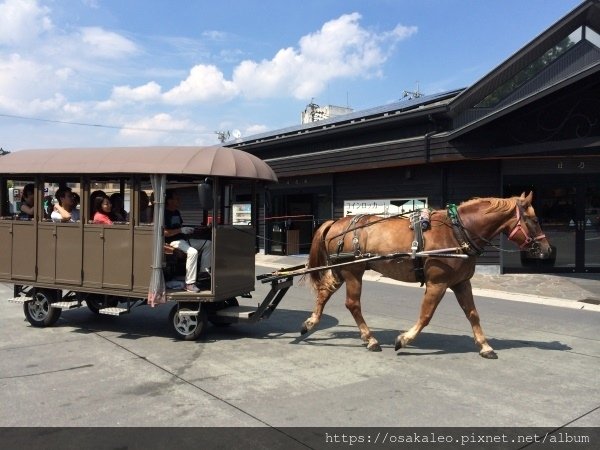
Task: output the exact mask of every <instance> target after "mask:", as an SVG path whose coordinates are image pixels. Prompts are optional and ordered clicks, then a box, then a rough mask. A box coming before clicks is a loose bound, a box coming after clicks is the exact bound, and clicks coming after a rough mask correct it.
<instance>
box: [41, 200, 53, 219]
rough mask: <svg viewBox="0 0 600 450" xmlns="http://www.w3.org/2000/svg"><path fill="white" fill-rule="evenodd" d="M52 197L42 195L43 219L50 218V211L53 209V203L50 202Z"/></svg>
mask: <svg viewBox="0 0 600 450" xmlns="http://www.w3.org/2000/svg"><path fill="white" fill-rule="evenodd" d="M52 199H53V197H52V196H51V195H46V196H45V197H44V205H43V210H44V219H49V220H51V219H52V217H51V216H52V211H54V205H53V204H52Z"/></svg>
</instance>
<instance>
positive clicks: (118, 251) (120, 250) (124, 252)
mask: <svg viewBox="0 0 600 450" xmlns="http://www.w3.org/2000/svg"><path fill="white" fill-rule="evenodd" d="M103 233H104V271H103V272H104V273H103V276H102V287H107V288H115V289H127V290H129V289H131V285H132V281H131V278H132V273H131V272H132V269H133V259H132V258H133V246H132V241H131V230H130V229H129V228H128V227H127V228H125V227H123V228H121V227H118V226H107V227H104V229H103Z"/></svg>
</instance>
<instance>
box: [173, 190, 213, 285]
mask: <svg viewBox="0 0 600 450" xmlns="http://www.w3.org/2000/svg"><path fill="white" fill-rule="evenodd" d="M180 201H181V200H180V198H179V195H177V193H176V192H175V191H173V190H172V189H167V191H166V193H165V224H164V235H165V242H166V243H168V244H170V245H171V246H172V247H174V248H178V249H179V250H181V251H183V252H185V253H187V259H186V264H185V269H186V274H185V290H186V291H188V292H199V291H200V290H199V289H198V287H197V286H196V280H197V272H198V253H201V257H200V271H201V274H202V276H201V277H200V278H204V279H206V278H210V263H211V259H212V244H211V242H210V240H205V239H189V238H187V237H186V234H191V233H192V232H193V229H190V228H189V227H184V226H183V219H182V218H181V213H180V212H179V203H180Z"/></svg>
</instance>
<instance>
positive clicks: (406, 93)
mask: <svg viewBox="0 0 600 450" xmlns="http://www.w3.org/2000/svg"><path fill="white" fill-rule="evenodd" d="M406 97H408V100H412V99H413V98H419V97H423V93H422V92H421V91H419V82H418V81H417V90H416V91H403V94H402V98H406Z"/></svg>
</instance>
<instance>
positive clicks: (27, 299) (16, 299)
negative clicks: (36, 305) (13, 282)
mask: <svg viewBox="0 0 600 450" xmlns="http://www.w3.org/2000/svg"><path fill="white" fill-rule="evenodd" d="M31 300H33V299H32V298H31V297H25V296H21V297H12V298H9V299H8V301H9V303H20V304H23V303H25V302H30V301H31Z"/></svg>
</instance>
